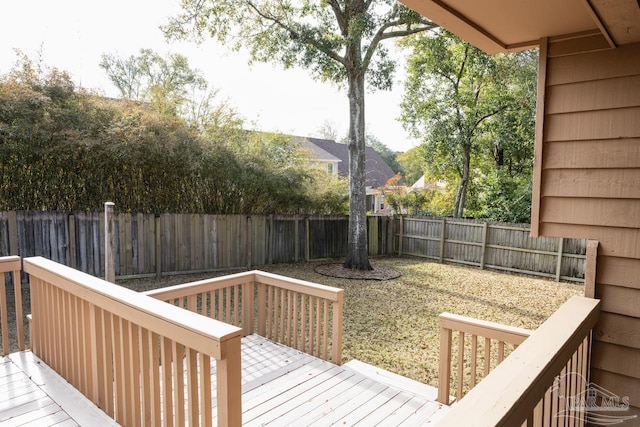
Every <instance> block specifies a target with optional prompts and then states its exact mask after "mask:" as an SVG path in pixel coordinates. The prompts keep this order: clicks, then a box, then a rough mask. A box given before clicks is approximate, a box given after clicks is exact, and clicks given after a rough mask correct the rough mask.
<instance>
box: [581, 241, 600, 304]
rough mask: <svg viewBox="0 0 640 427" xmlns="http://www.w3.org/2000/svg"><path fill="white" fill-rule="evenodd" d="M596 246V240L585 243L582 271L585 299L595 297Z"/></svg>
mask: <svg viewBox="0 0 640 427" xmlns="http://www.w3.org/2000/svg"><path fill="white" fill-rule="evenodd" d="M598 244H599V242H598V241H597V240H589V241H587V259H586V260H585V271H584V296H585V297H587V298H595V297H596V267H597V265H598Z"/></svg>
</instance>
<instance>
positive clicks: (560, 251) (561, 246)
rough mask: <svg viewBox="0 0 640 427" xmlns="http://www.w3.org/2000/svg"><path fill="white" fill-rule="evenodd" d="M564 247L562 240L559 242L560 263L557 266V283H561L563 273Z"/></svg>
mask: <svg viewBox="0 0 640 427" xmlns="http://www.w3.org/2000/svg"><path fill="white" fill-rule="evenodd" d="M563 246H564V238H562V237H561V238H560V240H559V241H558V263H557V264H556V282H559V281H560V275H561V273H562V251H563Z"/></svg>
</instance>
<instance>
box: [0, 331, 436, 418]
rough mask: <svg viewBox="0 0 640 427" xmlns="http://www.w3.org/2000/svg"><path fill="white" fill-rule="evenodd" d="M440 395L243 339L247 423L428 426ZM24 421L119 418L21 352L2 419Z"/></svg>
mask: <svg viewBox="0 0 640 427" xmlns="http://www.w3.org/2000/svg"><path fill="white" fill-rule="evenodd" d="M214 386H215V382H214ZM436 394H437V391H436V389H435V388H433V387H430V386H426V385H424V384H420V383H417V382H415V381H412V380H408V379H406V378H403V377H400V376H398V375H395V374H392V373H389V372H386V371H383V370H379V369H377V368H374V367H371V366H370V365H366V364H363V363H361V362H358V361H352V362H350V363H347V364H345V365H343V366H336V365H334V364H331V363H328V362H325V361H323V360H321V359H318V358H316V357H313V356H310V355H308V354H306V353H302V352H300V351H297V350H294V349H291V348H289V347H286V346H283V345H280V344H276V343H273V342H271V341H269V340H267V339H265V338H263V337H260V336H258V335H250V336H248V337H245V338H243V339H242V404H243V415H242V419H243V425H247V426H251V425H283V426H284V425H296V426H302V425H314V426H323V425H327V426H328V425H333V424H336V425H341V426H352V425H362V426H374V425H386V426H396V425H397V426H400V425H402V426H414V425H415V426H418V425H425V424H429V422H431V421H433V420H435V419H436V418H439V416H440V415H442V414H443V413H444V412H446V410H447V409H448V407H447V406H443V405H442V404H440V403H437V402H435V398H436ZM214 402H215V396H214ZM215 424H216V423H215V420H214V425H215ZM22 425H34V426H46V425H60V426H78V425H79V426H94V425H96V426H97V425H100V426H108V425H117V424H116V423H115V422H114V421H113V420H111V419H109V418H108V417H107V416H106V415H105V414H104V413H103V412H102V411H100V410H99V409H98V408H97V407H96V406H95V405H93V404H92V403H91V402H89V401H88V400H87V399H85V398H84V397H83V396H82V395H80V393H79V392H77V391H76V390H75V389H73V387H71V386H70V385H69V384H68V383H67V382H66V381H64V379H62V378H61V377H59V376H58V375H57V374H55V373H54V372H53V371H52V370H51V369H50V368H49V367H48V366H46V365H45V364H44V363H41V362H40V361H39V360H38V358H37V357H35V356H34V355H33V354H31V353H29V352H20V353H13V354H11V355H9V356H7V357H5V358H2V359H1V360H0V426H2V427H4V426H22Z"/></svg>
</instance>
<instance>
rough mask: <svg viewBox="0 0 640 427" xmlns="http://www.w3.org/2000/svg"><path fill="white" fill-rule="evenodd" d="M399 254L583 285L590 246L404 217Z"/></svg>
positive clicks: (502, 226)
mask: <svg viewBox="0 0 640 427" xmlns="http://www.w3.org/2000/svg"><path fill="white" fill-rule="evenodd" d="M396 227H397V229H396V241H395V244H396V246H395V249H396V251H397V253H398V254H399V255H414V256H420V257H424V258H429V259H433V260H438V261H440V262H454V263H460V264H466V265H472V266H476V267H480V268H491V269H497V270H504V271H509V272H515V273H525V274H532V275H536V276H542V277H548V278H554V279H555V280H557V281H560V280H568V281H575V282H584V272H585V254H586V249H587V241H586V240H584V239H562V238H553V237H537V238H536V237H531V236H530V231H531V230H530V228H529V226H528V225H523V224H506V223H494V222H486V221H478V220H469V219H457V218H456V219H453V218H433V217H400V218H399V219H398V221H397V223H396Z"/></svg>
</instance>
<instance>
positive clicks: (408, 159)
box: [396, 145, 427, 185]
mask: <svg viewBox="0 0 640 427" xmlns="http://www.w3.org/2000/svg"><path fill="white" fill-rule="evenodd" d="M396 159H397V161H398V163H400V166H401V167H402V169H403V170H404V182H405V184H407V185H413V184H414V183H415V182H416V181H417V180H419V179H420V177H421V176H422V175H424V174H425V172H426V169H427V153H426V152H425V146H424V145H418V146H417V147H413V148H411V149H409V150H407V151H405V152H404V153H400V154H398V156H397V157H396Z"/></svg>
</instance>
